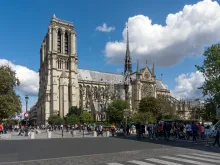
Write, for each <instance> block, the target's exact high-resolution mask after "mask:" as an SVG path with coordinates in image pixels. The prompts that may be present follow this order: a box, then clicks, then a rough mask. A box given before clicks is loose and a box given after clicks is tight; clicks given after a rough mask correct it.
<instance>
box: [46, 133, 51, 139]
mask: <svg viewBox="0 0 220 165" xmlns="http://www.w3.org/2000/svg"><path fill="white" fill-rule="evenodd" d="M51 137H52V132H51V131H47V138H49V139H50V138H51Z"/></svg>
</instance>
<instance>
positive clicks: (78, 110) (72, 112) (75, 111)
mask: <svg viewBox="0 0 220 165" xmlns="http://www.w3.org/2000/svg"><path fill="white" fill-rule="evenodd" d="M81 113H82V110H81V108H78V107H77V106H72V107H70V108H69V113H68V114H67V115H66V116H67V117H68V116H72V115H76V116H78V117H79V116H80V115H81Z"/></svg>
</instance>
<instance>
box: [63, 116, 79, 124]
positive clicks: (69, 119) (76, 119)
mask: <svg viewBox="0 0 220 165" xmlns="http://www.w3.org/2000/svg"><path fill="white" fill-rule="evenodd" d="M79 121H80V119H79V116H76V115H75V114H73V115H70V116H68V117H66V124H70V125H73V124H78V123H79Z"/></svg>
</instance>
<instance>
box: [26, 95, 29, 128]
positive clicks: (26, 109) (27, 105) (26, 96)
mask: <svg viewBox="0 0 220 165" xmlns="http://www.w3.org/2000/svg"><path fill="white" fill-rule="evenodd" d="M28 99H29V97H28V95H26V96H25V102H26V112H27V108H28ZM26 126H27V118H26Z"/></svg>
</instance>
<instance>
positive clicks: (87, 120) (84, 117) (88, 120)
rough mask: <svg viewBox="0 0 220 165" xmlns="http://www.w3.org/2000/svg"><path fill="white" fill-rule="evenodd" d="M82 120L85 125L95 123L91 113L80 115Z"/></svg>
mask: <svg viewBox="0 0 220 165" xmlns="http://www.w3.org/2000/svg"><path fill="white" fill-rule="evenodd" d="M80 120H81V121H82V122H83V123H91V122H93V117H92V115H91V113H89V112H83V113H82V114H81V115H80Z"/></svg>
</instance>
